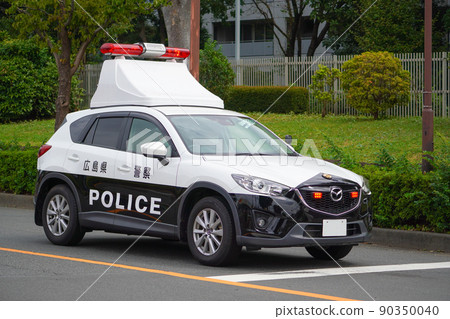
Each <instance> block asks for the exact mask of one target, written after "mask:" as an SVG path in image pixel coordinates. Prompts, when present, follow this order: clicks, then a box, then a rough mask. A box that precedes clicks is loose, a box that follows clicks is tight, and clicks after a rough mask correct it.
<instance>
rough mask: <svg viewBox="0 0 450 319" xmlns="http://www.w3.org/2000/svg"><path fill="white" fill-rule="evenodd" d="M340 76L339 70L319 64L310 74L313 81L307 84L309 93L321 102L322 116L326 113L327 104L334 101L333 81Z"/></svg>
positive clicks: (331, 103)
mask: <svg viewBox="0 0 450 319" xmlns="http://www.w3.org/2000/svg"><path fill="white" fill-rule="evenodd" d="M340 76H341V71H339V70H338V69H335V68H331V69H330V68H328V67H326V66H325V65H322V64H319V69H318V70H317V71H316V73H314V75H313V76H312V81H313V83H312V84H311V85H310V86H309V89H310V90H311V95H312V96H314V97H315V98H316V99H317V100H319V101H320V102H321V103H322V104H323V107H322V117H325V115H326V114H327V108H328V107H329V105H333V104H334V103H335V102H336V97H335V94H334V93H335V90H334V88H335V86H334V83H335V81H336V80H337V79H339V77H340Z"/></svg>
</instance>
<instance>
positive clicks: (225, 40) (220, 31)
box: [203, 0, 326, 58]
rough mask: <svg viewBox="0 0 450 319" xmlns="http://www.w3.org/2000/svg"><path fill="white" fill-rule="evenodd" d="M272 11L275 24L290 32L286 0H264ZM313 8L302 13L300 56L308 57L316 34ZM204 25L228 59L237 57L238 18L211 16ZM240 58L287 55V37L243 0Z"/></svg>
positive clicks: (307, 8) (249, 1)
mask: <svg viewBox="0 0 450 319" xmlns="http://www.w3.org/2000/svg"><path fill="white" fill-rule="evenodd" d="M264 3H265V4H267V6H268V7H269V8H270V11H271V13H272V15H273V17H274V21H275V24H276V25H277V26H280V28H281V29H282V30H284V32H286V30H287V29H288V28H287V27H288V23H289V19H288V14H287V12H286V9H285V8H286V1H285V0H264ZM310 14H311V8H309V7H306V8H305V9H304V11H303V18H302V20H303V21H302V24H301V26H300V28H301V29H302V43H301V54H302V55H306V52H307V50H308V47H309V44H310V42H311V35H312V31H313V21H312V20H311V19H310ZM203 19H204V20H203V26H204V27H205V28H206V29H207V31H208V33H209V34H210V36H211V38H212V39H214V40H215V41H217V43H218V45H220V46H221V47H222V52H223V53H224V55H225V56H227V57H230V58H232V57H234V56H235V43H236V41H235V18H234V17H232V16H231V15H230V14H228V19H227V21H226V22H221V21H218V20H215V19H214V18H213V17H212V15H206V16H204V17H203ZM240 24H241V36H240V55H241V57H243V58H245V57H269V56H284V53H283V50H282V47H283V48H285V47H286V41H287V39H286V37H284V36H283V35H282V34H281V33H280V32H279V31H277V30H276V29H274V27H273V26H271V25H270V24H269V23H267V21H266V20H265V17H264V16H263V15H262V14H261V13H260V12H259V10H258V9H257V8H256V5H255V4H254V3H253V1H252V0H244V4H243V5H241V17H240ZM277 36H278V39H277ZM325 51H326V48H325V47H323V46H322V45H320V46H319V47H318V48H317V50H316V52H315V54H322V53H323V52H325ZM294 55H298V43H297V42H296V45H295V52H294Z"/></svg>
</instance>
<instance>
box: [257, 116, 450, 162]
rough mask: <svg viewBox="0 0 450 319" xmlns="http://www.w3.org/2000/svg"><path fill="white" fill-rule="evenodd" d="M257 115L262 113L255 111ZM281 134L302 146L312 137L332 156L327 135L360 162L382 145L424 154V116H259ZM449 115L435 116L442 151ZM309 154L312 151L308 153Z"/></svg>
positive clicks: (416, 157)
mask: <svg viewBox="0 0 450 319" xmlns="http://www.w3.org/2000/svg"><path fill="white" fill-rule="evenodd" d="M249 115H250V116H251V117H253V118H255V119H258V118H259V117H260V115H261V114H258V113H252V114H249ZM258 121H260V122H261V123H263V124H264V125H266V126H267V127H268V128H270V129H271V130H272V131H274V132H275V133H276V134H277V135H278V136H280V137H283V138H284V136H285V135H287V134H290V135H292V138H293V139H297V146H296V149H297V150H298V151H300V150H301V148H302V146H303V143H304V142H305V140H306V139H312V140H313V141H314V144H315V145H316V146H317V148H318V150H319V152H320V154H321V156H322V158H326V159H329V158H331V157H332V156H331V148H330V147H329V145H328V143H327V141H326V137H328V138H329V139H331V140H332V141H333V143H334V144H335V145H336V146H338V147H339V148H341V149H342V150H343V151H344V152H345V153H346V154H350V155H351V156H352V157H353V158H354V159H355V160H356V161H358V162H368V163H373V162H375V161H376V158H377V153H379V152H380V150H381V149H382V148H384V149H386V150H387V151H388V153H389V154H391V155H393V156H395V157H399V156H401V155H404V156H406V158H407V159H408V160H410V161H411V162H413V163H414V162H415V163H418V162H420V161H421V157H422V119H421V118H419V117H412V118H386V119H382V120H378V121H374V120H373V119H372V118H371V117H362V116H358V117H357V116H333V115H327V116H326V117H325V118H322V117H321V116H320V115H303V114H302V115H291V114H265V115H264V116H262V117H261V118H259V120H258ZM449 134H450V119H448V118H447V119H443V118H435V119H434V146H435V150H436V151H439V150H440V149H441V147H442V145H443V144H444V143H448V139H449ZM308 154H310V153H308Z"/></svg>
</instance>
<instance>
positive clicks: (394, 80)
mask: <svg viewBox="0 0 450 319" xmlns="http://www.w3.org/2000/svg"><path fill="white" fill-rule="evenodd" d="M341 79H342V85H343V88H344V91H345V96H346V98H347V100H348V103H349V105H350V106H352V107H354V108H355V109H357V110H359V111H361V112H363V113H370V114H372V115H373V116H374V118H375V119H377V118H378V113H379V112H380V111H383V110H386V109H388V108H390V107H393V106H395V105H396V104H399V103H406V102H408V101H409V98H410V94H409V93H410V74H409V72H408V71H406V70H403V68H402V65H401V62H400V60H399V59H398V58H395V57H394V56H393V55H392V54H391V53H389V52H365V53H363V54H361V55H357V56H355V57H354V58H353V59H351V60H349V61H347V62H345V63H344V65H343V66H342V76H341Z"/></svg>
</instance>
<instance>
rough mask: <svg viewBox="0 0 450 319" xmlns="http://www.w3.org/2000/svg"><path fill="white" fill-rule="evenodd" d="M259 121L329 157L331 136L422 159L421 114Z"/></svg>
mask: <svg viewBox="0 0 450 319" xmlns="http://www.w3.org/2000/svg"><path fill="white" fill-rule="evenodd" d="M249 115H250V116H251V117H253V118H255V119H258V118H259V117H260V116H261V114H260V113H251V114H249ZM259 121H260V122H261V123H263V124H264V125H266V126H267V127H268V128H270V129H271V130H272V131H274V132H275V133H276V134H277V135H278V136H280V137H284V136H285V135H287V134H290V135H292V137H293V138H294V139H297V146H296V149H297V150H298V151H300V150H301V148H302V146H303V143H304V142H305V140H306V139H312V140H313V141H314V144H315V145H316V146H317V148H318V150H319V152H320V155H321V156H322V157H323V158H326V159H329V158H331V148H330V147H329V145H328V143H327V141H326V137H328V138H329V139H331V140H332V141H333V142H334V144H335V145H337V146H338V147H340V148H341V149H343V150H344V152H345V153H347V154H350V155H351V156H352V157H353V158H354V159H355V160H356V161H358V162H368V163H373V162H375V161H376V158H377V153H379V152H380V150H381V149H382V148H384V149H386V150H387V151H388V152H389V154H391V155H394V156H396V157H399V156H401V155H405V156H406V158H407V159H408V160H410V161H411V162H413V163H419V162H420V161H421V149H422V146H421V145H422V144H421V143H422V119H421V118H419V117H413V118H387V119H382V120H378V121H374V120H373V119H372V118H369V117H361V116H359V117H357V116H333V115H327V117H326V118H324V119H323V118H321V117H320V115H303V114H302V115H291V114H265V115H264V116H262V117H261V118H259ZM53 125H54V120H44V121H28V122H20V123H11V124H1V125H0V142H3V143H5V142H6V143H8V142H15V143H18V144H19V145H26V144H27V143H29V144H30V145H31V146H40V145H42V144H43V143H44V142H45V141H47V140H48V139H49V138H50V136H51V135H52V134H53ZM434 132H435V137H434V145H435V150H436V151H439V150H440V149H441V147H442V145H443V144H444V143H448V139H449V137H450V136H449V135H450V119H448V118H447V119H443V118H435V119H434ZM308 154H310V155H312V153H311V152H309V153H308Z"/></svg>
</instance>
